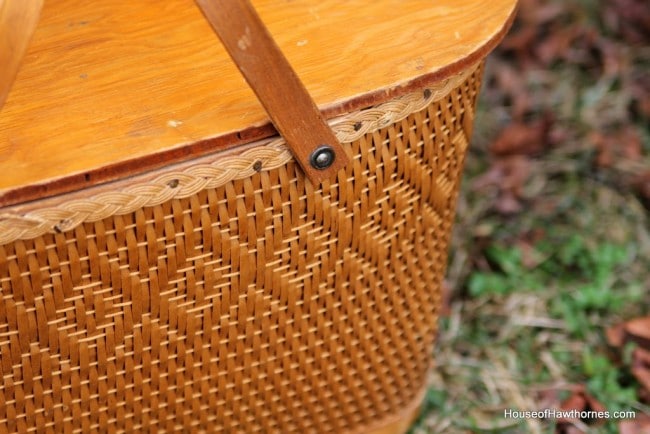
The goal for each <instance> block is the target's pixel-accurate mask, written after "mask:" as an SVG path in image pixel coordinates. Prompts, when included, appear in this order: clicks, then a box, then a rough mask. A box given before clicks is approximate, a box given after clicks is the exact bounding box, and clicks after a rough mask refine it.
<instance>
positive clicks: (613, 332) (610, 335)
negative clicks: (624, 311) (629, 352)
mask: <svg viewBox="0 0 650 434" xmlns="http://www.w3.org/2000/svg"><path fill="white" fill-rule="evenodd" d="M605 338H606V339H607V343H608V344H609V345H610V346H612V347H614V348H622V347H623V344H625V324H617V325H615V326H612V327H608V328H607V329H606V330H605Z"/></svg>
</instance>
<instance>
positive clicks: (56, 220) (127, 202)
mask: <svg viewBox="0 0 650 434" xmlns="http://www.w3.org/2000/svg"><path fill="white" fill-rule="evenodd" d="M479 65H480V64H476V65H474V66H472V67H470V68H467V69H466V70H464V71H463V72H462V73H460V74H458V75H455V76H452V77H450V78H448V79H446V80H443V81H442V82H440V83H437V84H436V85H434V86H429V87H427V88H426V89H424V91H423V92H414V93H411V94H408V95H404V96H402V97H398V98H396V99H394V100H392V101H389V102H386V103H383V104H379V105H377V106H375V107H372V108H369V109H366V110H360V111H357V112H353V113H350V114H347V115H345V116H341V117H339V118H336V119H332V120H330V121H329V124H330V127H331V128H332V129H333V131H334V133H335V135H336V138H337V139H338V140H339V141H340V142H341V143H351V142H354V141H355V140H357V139H359V138H361V137H362V136H364V135H365V134H367V133H371V132H374V131H377V130H379V129H381V128H384V127H386V126H388V125H391V124H394V123H397V122H399V121H401V120H403V119H405V118H406V117H408V116H409V115H410V114H411V113H414V112H417V111H420V110H423V109H425V108H426V107H427V106H428V105H429V104H431V103H433V102H435V101H439V100H441V99H442V98H444V97H445V96H447V95H448V94H449V93H450V92H451V91H452V90H454V89H455V88H457V87H458V86H459V85H460V84H461V83H462V82H464V81H465V80H466V79H467V78H468V77H469V76H470V75H471V74H473V73H474V72H475V71H476V70H477V68H479ZM215 158H216V159H215V160H214V161H212V162H208V163H203V164H197V165H194V166H190V167H187V168H185V169H184V170H182V171H178V172H169V173H165V174H162V175H160V176H159V177H157V178H155V179H154V180H149V181H146V182H141V183H138V181H137V179H136V182H135V184H134V185H131V186H129V187H126V188H124V189H122V190H119V191H114V192H105V193H100V194H98V195H96V196H94V197H93V198H89V199H87V198H84V199H76V200H70V201H68V202H64V203H62V204H59V205H57V206H54V207H50V208H43V209H37V210H33V211H29V212H27V213H24V214H19V213H13V212H5V213H2V212H0V245H2V244H7V243H10V242H13V241H15V240H24V239H31V238H35V237H38V236H40V235H43V234H45V233H47V232H50V233H52V232H54V233H60V232H65V231H69V230H71V229H74V228H75V227H77V226H79V225H80V224H82V223H85V222H95V221H98V220H102V219H105V218H107V217H111V216H113V215H122V214H128V213H130V212H133V211H135V210H137V209H140V208H143V207H147V206H155V205H160V204H162V203H164V202H166V201H168V200H170V199H174V198H176V199H181V198H185V197H188V196H192V195H194V194H196V193H198V192H200V191H201V190H204V189H208V188H216V187H220V186H222V185H224V184H225V183H227V182H229V181H233V180H237V179H243V178H247V177H250V176H252V175H253V174H255V173H256V172H260V171H266V170H272V169H276V168H278V167H281V166H283V165H285V164H287V163H288V162H289V161H291V160H292V159H293V156H292V155H291V152H290V150H289V148H287V146H286V142H285V141H284V139H282V137H278V138H275V139H273V140H271V141H270V142H268V143H266V144H264V145H262V146H258V147H255V148H251V149H248V150H246V151H244V152H242V153H241V154H238V155H236V156H225V157H224V156H221V157H219V156H218V155H217V156H215Z"/></svg>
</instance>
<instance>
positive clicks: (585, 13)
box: [411, 0, 650, 434]
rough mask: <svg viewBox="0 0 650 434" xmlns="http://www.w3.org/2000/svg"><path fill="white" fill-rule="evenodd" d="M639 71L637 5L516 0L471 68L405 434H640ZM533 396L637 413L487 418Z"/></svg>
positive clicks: (540, 403) (649, 96)
mask: <svg viewBox="0 0 650 434" xmlns="http://www.w3.org/2000/svg"><path fill="white" fill-rule="evenodd" d="M649 71H650V4H648V2H647V0H603V1H589V0H565V1H560V0H557V1H550V0H549V1H545V0H525V1H521V4H520V10H519V14H518V18H517V21H516V23H515V25H514V26H513V29H512V31H511V32H510V34H509V36H508V37H507V38H506V40H505V41H504V42H503V44H502V45H501V47H500V48H499V49H498V50H497V51H496V52H494V53H493V55H492V56H491V57H490V60H489V62H488V67H487V71H486V77H485V80H484V87H483V91H482V95H481V100H480V103H479V108H478V113H477V116H476V129H475V131H474V138H473V143H472V147H471V151H470V153H469V155H468V157H467V161H466V167H465V178H464V181H463V185H462V191H461V195H460V198H459V203H458V209H457V221H456V227H455V231H454V235H453V240H452V247H451V251H450V260H449V266H448V271H447V279H446V282H445V292H446V303H445V306H444V307H443V312H442V318H441V321H440V333H439V337H438V341H437V346H436V349H435V351H434V354H433V357H434V360H435V365H436V367H435V369H434V370H433V372H432V375H431V378H430V379H429V389H428V392H427V395H426V399H425V403H424V405H423V410H422V414H421V415H420V417H419V418H418V420H417V422H416V423H415V425H414V427H413V428H412V430H411V431H412V432H413V433H416V434H424V433H464V432H468V433H474V432H499V433H566V434H577V433H586V432H589V433H618V432H621V433H623V434H639V433H648V432H650V317H648V315H650V273H649V270H650V211H649V210H650V73H649ZM544 408H556V409H565V410H571V409H577V410H594V411H597V410H600V411H609V412H612V413H613V412H614V411H632V412H634V414H635V416H636V417H635V418H634V419H631V418H628V419H627V420H620V419H619V420H616V419H613V418H610V419H598V418H595V419H573V420H557V419H554V418H547V419H544V418H524V419H514V418H506V417H504V410H506V409H511V410H516V411H523V410H540V409H544ZM628 416H629V415H628Z"/></svg>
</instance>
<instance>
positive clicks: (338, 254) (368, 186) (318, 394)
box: [0, 66, 481, 433]
mask: <svg viewBox="0 0 650 434" xmlns="http://www.w3.org/2000/svg"><path fill="white" fill-rule="evenodd" d="M480 76H481V67H480V66H479V67H477V68H476V69H473V68H472V69H471V70H470V71H467V73H466V74H465V75H464V76H463V80H462V81H461V82H460V83H459V84H458V85H457V86H456V87H455V88H454V89H453V90H451V91H449V90H447V91H446V92H445V93H444V94H443V95H439V94H436V96H437V97H439V98H436V100H435V101H433V102H431V103H430V104H429V105H428V106H427V107H425V108H424V109H418V111H415V112H412V113H410V114H408V115H407V116H406V117H405V118H403V119H399V120H396V121H394V122H392V123H388V124H386V123H385V122H384V123H383V125H378V128H367V126H366V125H364V124H363V123H362V122H357V123H355V124H354V129H355V130H357V131H359V130H362V129H364V130H365V133H364V131H361V132H360V134H363V135H362V136H361V137H360V138H358V139H357V140H354V141H353V142H352V143H346V144H345V147H346V151H347V152H348V153H349V155H350V156H351V157H352V163H351V164H350V165H349V166H348V167H347V168H346V169H345V170H344V171H341V172H339V175H338V178H337V179H336V180H333V181H332V182H328V181H326V182H325V183H323V184H322V185H321V186H320V187H319V188H314V187H312V185H311V184H310V183H309V182H306V181H305V179H304V177H303V175H302V172H301V171H300V170H299V169H298V168H297V166H296V164H295V163H294V162H293V161H291V160H290V158H288V159H285V160H284V161H280V162H279V163H278V164H276V165H275V166H276V167H274V165H271V164H266V162H264V163H262V161H261V160H260V161H259V164H258V162H253V164H250V161H249V162H248V163H246V162H244V163H242V164H244V166H246V168H247V169H246V170H248V171H247V172H246V173H245V174H244V176H243V177H242V176H230V177H225V178H224V179H221V180H220V181H219V182H218V183H212V184H210V181H209V179H208V178H209V176H208V175H206V176H205V179H207V181H206V182H205V183H204V184H202V185H201V186H200V187H198V188H196V190H198V191H195V192H194V191H192V192H191V194H185V195H182V194H181V195H177V196H174V193H173V190H176V191H178V190H181V189H182V188H186V189H189V190H191V185H193V184H191V182H192V180H191V179H189V178H188V179H185V178H183V175H178V174H167V175H165V176H164V177H162V178H161V179H163V180H164V181H165V182H166V187H165V188H166V190H164V191H165V192H166V193H165V194H168V196H167V199H164V200H162V199H161V200H160V203H158V204H155V205H151V203H148V204H145V205H142V204H135V205H133V204H131V207H132V208H133V209H132V210H131V211H128V210H126V208H128V207H127V206H126V205H125V206H124V207H122V208H121V209H120V210H116V209H113V208H111V210H109V211H108V212H107V214H109V215H108V216H106V217H102V218H101V219H94V218H92V216H93V214H92V213H93V210H90V209H86V208H88V206H86V205H84V206H86V208H83V206H82V205H83V204H82V205H79V204H77V206H76V208H74V207H68V208H66V207H65V205H61V206H59V207H58V208H52V209H47V210H45V211H43V212H41V214H38V212H35V213H34V214H33V215H32V216H31V217H30V216H29V215H23V216H16V215H10V214H5V215H4V216H2V217H1V218H0V221H4V222H5V223H6V224H7V225H10V226H11V227H12V228H15V227H19V228H22V227H23V226H24V227H32V229H33V227H35V226H38V227H39V228H40V229H38V230H37V231H36V232H37V233H38V234H37V235H34V232H32V233H30V232H29V230H22V229H21V230H20V231H18V232H12V233H13V235H11V236H7V235H6V234H7V233H9V229H8V228H9V226H6V230H5V231H4V232H3V234H4V235H2V234H0V236H4V237H5V240H4V243H3V245H1V246H0V286H1V290H2V297H1V298H0V369H1V371H2V372H1V375H2V384H1V386H0V430H3V431H12V432H13V431H18V432H34V431H38V432H91V431H104V430H109V431H129V432H133V431H136V432H138V431H145V432H154V431H155V432H157V431H159V430H166V431H170V432H171V431H179V432H218V433H240V432H241V433H276V432H277V433H308V432H318V433H353V432H369V431H370V430H372V429H379V428H381V427H382V426H385V425H386V424H388V423H390V422H392V421H394V420H396V419H399V418H400V416H401V415H402V412H403V410H404V409H405V408H413V407H414V405H416V403H417V401H418V399H419V397H420V396H421V390H422V387H423V385H424V382H425V377H426V374H427V370H428V369H429V367H430V365H431V359H432V357H431V356H432V346H433V342H434V337H435V332H436V321H437V312H438V307H439V304H440V290H439V287H440V281H441V279H442V277H443V273H444V268H445V262H446V253H447V242H448V238H449V233H450V227H451V224H452V220H453V217H454V206H455V199H456V194H457V189H458V182H459V175H460V172H461V169H462V165H463V159H464V154H465V151H466V147H467V142H468V137H469V135H470V134H471V125H472V120H473V109H474V104H475V101H476V97H477V93H478V89H479V85H480ZM438 90H439V89H438ZM418 95H419V96H418V97H417V98H421V99H422V100H423V101H424V100H427V98H428V99H431V96H432V90H428V89H427V90H424V91H423V92H420V93H419V94H418ZM374 111H377V109H374ZM369 113H373V110H372V109H371V110H366V111H364V112H362V113H361V114H359V113H357V114H356V115H357V116H364V115H365V114H369ZM334 128H335V130H336V127H335V126H334ZM235 160H237V159H236V158H235V159H234V160H233V161H235ZM287 160H288V161H287ZM237 161H239V160H237ZM235 162H236V161H235ZM233 164H234V163H233ZM246 164H248V165H246ZM201 167H203V166H201ZM206 167H207V166H206ZM204 169H205V170H208V169H207V168H205V167H204ZM204 169H201V170H204ZM199 172H200V170H199ZM197 182H198V181H197ZM215 185H216V186H215ZM113 194H114V195H115V194H117V195H118V196H119V193H113ZM161 194H162V193H161ZM124 197H128V194H127V193H124ZM159 199H160V198H159ZM125 207H126V208H125ZM72 208H74V209H73V210H72V211H71V209H72ZM66 212H67V213H68V214H66ZM71 212H74V213H76V214H74V216H72V215H71V214H70V213H71ZM57 213H58V214H57ZM79 215H81V217H79ZM34 216H38V217H34ZM75 216H76V217H75ZM75 218H79V219H80V220H79V221H77V220H74V219H75ZM38 219H40V220H38ZM48 219H49V220H48ZM67 219H72V220H67ZM35 220H38V221H37V222H36V223H34V224H32V223H33V222H34V221H35ZM48 221H49V222H50V223H48ZM43 222H45V223H43ZM52 222H53V223H52ZM71 222H72V223H71ZM21 225H23V226H21ZM30 225H31V226H30ZM39 225H40V226H39ZM48 225H49V226H48ZM414 403H415V404H414Z"/></svg>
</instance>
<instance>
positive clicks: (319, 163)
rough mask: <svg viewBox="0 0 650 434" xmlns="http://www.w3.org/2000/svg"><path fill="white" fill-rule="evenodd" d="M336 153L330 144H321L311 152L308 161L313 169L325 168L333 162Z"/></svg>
mask: <svg viewBox="0 0 650 434" xmlns="http://www.w3.org/2000/svg"><path fill="white" fill-rule="evenodd" d="M335 158H336V154H335V153H334V149H332V147H331V146H330V145H321V146H319V147H318V148H316V149H315V150H314V152H312V153H311V156H310V157H309V162H310V163H311V166H312V167H313V168H314V169H318V170H325V169H327V168H328V167H330V166H331V165H332V164H333V163H334V159H335Z"/></svg>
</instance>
